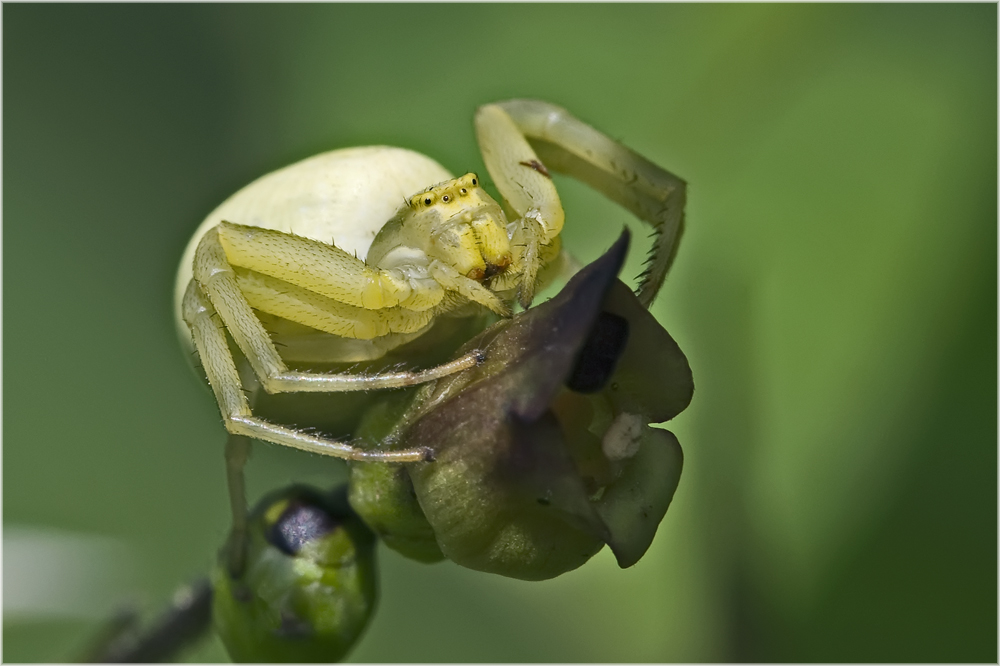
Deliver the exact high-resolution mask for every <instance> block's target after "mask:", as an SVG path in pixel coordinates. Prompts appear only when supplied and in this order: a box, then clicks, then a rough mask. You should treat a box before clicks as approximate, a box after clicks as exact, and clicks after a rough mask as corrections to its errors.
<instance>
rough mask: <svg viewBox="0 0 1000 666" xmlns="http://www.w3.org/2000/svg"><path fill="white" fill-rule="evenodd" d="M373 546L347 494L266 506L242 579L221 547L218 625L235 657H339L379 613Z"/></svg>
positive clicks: (252, 529)
mask: <svg viewBox="0 0 1000 666" xmlns="http://www.w3.org/2000/svg"><path fill="white" fill-rule="evenodd" d="M234 542H235V540H233V539H231V540H230V545H229V546H227V548H229V547H234V546H233V543H234ZM374 546H375V537H374V535H373V534H372V533H371V532H370V531H369V530H368V529H367V528H366V527H365V525H364V524H363V523H362V522H361V521H360V520H358V518H357V517H356V516H355V515H354V514H353V513H352V512H351V510H350V507H349V506H348V504H347V501H346V497H345V495H344V492H343V489H340V490H338V491H334V492H333V493H325V494H324V493H321V492H319V491H317V490H315V489H312V488H307V487H304V486H291V487H289V488H285V489H283V490H279V491H277V492H274V493H271V494H270V495H268V496H267V497H265V498H264V499H263V500H261V502H260V503H259V504H258V505H257V507H256V508H255V509H254V511H253V512H252V513H251V515H250V522H249V529H248V534H247V539H246V548H247V551H246V564H245V566H244V568H243V571H242V572H241V573H240V574H239V575H238V576H237V577H234V576H233V575H232V574H231V573H230V572H229V570H228V567H227V563H228V562H229V559H230V558H229V557H228V552H227V550H226V549H223V552H222V553H221V554H220V558H219V564H218V565H217V566H216V568H215V571H214V572H213V576H212V583H213V586H214V599H213V609H212V611H213V612H212V614H213V621H214V623H215V628H216V631H218V634H219V637H220V638H221V639H222V642H223V643H224V644H225V646H226V649H227V650H228V651H229V655H230V657H231V658H232V659H233V660H234V661H237V662H333V661H339V660H340V659H342V658H343V657H344V655H346V654H347V652H348V651H349V650H350V649H351V647H352V646H353V645H354V643H355V642H356V641H357V639H358V638H359V637H360V635H361V633H362V632H363V631H364V629H365V627H366V626H367V624H368V620H369V618H370V617H371V614H372V612H373V611H374V608H375V601H376V597H377V581H376V575H377V572H376V568H375V550H374Z"/></svg>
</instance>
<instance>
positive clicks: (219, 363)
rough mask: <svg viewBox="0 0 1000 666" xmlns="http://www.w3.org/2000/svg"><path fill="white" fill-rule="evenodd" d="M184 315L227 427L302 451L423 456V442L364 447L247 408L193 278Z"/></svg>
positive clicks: (217, 325)
mask: <svg viewBox="0 0 1000 666" xmlns="http://www.w3.org/2000/svg"><path fill="white" fill-rule="evenodd" d="M182 309H183V315H184V321H186V322H187V323H188V325H189V326H190V327H191V333H192V336H193V337H194V344H195V348H196V349H197V350H198V355H199V356H200V357H201V362H202V365H203V366H204V368H205V373H206V374H207V375H208V383H209V384H210V385H211V387H212V390H213V391H214V392H215V399H216V400H217V401H218V403H219V409H220V411H221V412H222V419H223V421H224V422H225V425H226V430H227V431H229V432H230V433H231V434H233V435H242V436H244V437H250V438H252V439H261V440H264V441H266V442H273V443H275V444H282V445H284V446H291V447H293V448H296V449H302V450H303V451H310V452H312V453H319V454H322V455H328V456H334V457H337V458H344V459H346V460H369V461H381V462H413V461H418V460H427V459H428V457H429V456H430V451H429V450H427V449H424V448H421V449H408V450H405V451H364V450H362V449H356V448H354V447H353V446H350V445H348V444H344V443H342V442H337V441H334V440H329V439H324V438H322V437H316V436H315V435H310V434H308V433H304V432H301V431H299V430H294V429H292V428H286V427H284V426H279V425H275V424H273V423H269V422H267V421H265V420H263V419H260V418H257V417H255V416H253V415H252V413H251V412H250V405H249V403H248V402H247V399H246V396H245V395H243V386H242V384H241V382H240V377H239V372H238V371H237V370H236V364H235V362H234V361H233V357H232V354H231V353H230V351H229V345H228V344H227V343H226V335H225V332H224V329H223V325H222V322H220V321H218V319H217V318H216V317H213V315H214V314H215V311H214V310H213V308H212V304H211V302H209V299H208V298H206V297H205V295H204V294H203V293H202V291H201V289H200V288H199V287H198V285H197V284H196V283H195V282H193V281H192V282H191V284H190V285H189V286H188V289H187V291H186V292H185V294H184V303H183V307H182Z"/></svg>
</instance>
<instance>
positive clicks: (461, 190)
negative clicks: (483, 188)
mask: <svg viewBox="0 0 1000 666" xmlns="http://www.w3.org/2000/svg"><path fill="white" fill-rule="evenodd" d="M459 192H461V193H462V194H468V193H469V191H468V190H467V189H465V188H464V187H463V188H462V189H460V190H459Z"/></svg>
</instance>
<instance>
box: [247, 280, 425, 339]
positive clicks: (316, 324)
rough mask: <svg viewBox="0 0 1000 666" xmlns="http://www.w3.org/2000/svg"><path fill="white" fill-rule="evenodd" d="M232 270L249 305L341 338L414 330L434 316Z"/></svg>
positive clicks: (366, 337)
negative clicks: (361, 304)
mask: <svg viewBox="0 0 1000 666" xmlns="http://www.w3.org/2000/svg"><path fill="white" fill-rule="evenodd" d="M234 270H235V272H236V283H237V284H238V285H239V288H240V291H241V292H243V295H244V296H245V297H246V299H247V302H248V303H249V304H250V307H252V308H254V309H256V310H261V311H263V312H267V313H269V314H273V315H276V316H278V317H283V318H285V319H288V320H291V321H294V322H297V323H299V324H303V325H305V326H309V327H310V328H315V329H317V330H320V331H324V332H326V333H332V334H333V335H339V336H341V337H344V338H354V339H356V340H371V339H372V338H378V337H382V336H383V335H388V334H390V333H414V332H416V331H419V330H420V329H422V328H424V327H425V326H427V324H429V323H430V322H431V320H432V319H433V318H434V311H433V310H424V311H423V312H414V311H412V310H408V309H406V308H400V307H394V308H382V309H381V310H366V309H365V308H357V307H354V306H353V305H346V304H344V303H340V302H338V301H335V300H333V299H332V298H327V297H326V296H321V295H319V294H317V293H316V292H313V291H309V290H308V289H303V288H301V287H296V286H295V285H293V284H290V283H288V282H285V281H284V280H279V279H277V278H273V277H270V276H268V275H264V274H262V273H257V272H256V271H251V270H248V269H245V268H235V269H234Z"/></svg>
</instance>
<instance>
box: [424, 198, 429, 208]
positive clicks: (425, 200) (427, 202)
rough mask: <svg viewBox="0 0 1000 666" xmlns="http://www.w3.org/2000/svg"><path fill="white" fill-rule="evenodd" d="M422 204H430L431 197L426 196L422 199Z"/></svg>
mask: <svg viewBox="0 0 1000 666" xmlns="http://www.w3.org/2000/svg"><path fill="white" fill-rule="evenodd" d="M424 205H427V206H430V205H431V198H430V197H427V198H426V199H424Z"/></svg>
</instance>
